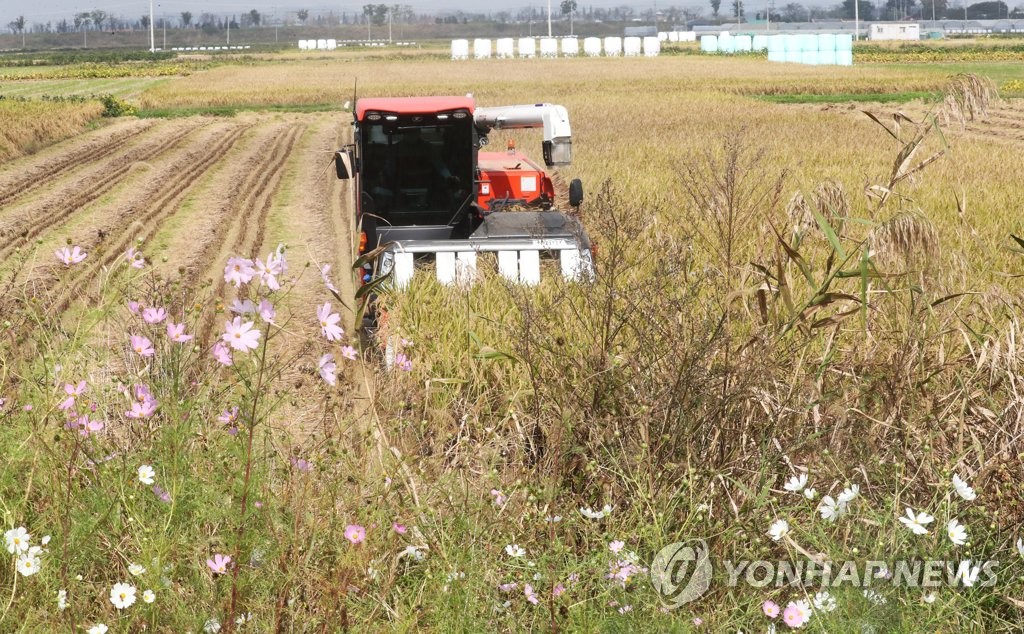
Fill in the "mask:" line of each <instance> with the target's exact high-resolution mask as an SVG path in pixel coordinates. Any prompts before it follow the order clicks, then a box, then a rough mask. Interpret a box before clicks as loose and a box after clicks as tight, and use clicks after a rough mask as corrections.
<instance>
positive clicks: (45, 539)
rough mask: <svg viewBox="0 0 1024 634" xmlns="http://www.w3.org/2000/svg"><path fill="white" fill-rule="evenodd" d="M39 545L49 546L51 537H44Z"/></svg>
mask: <svg viewBox="0 0 1024 634" xmlns="http://www.w3.org/2000/svg"><path fill="white" fill-rule="evenodd" d="M39 543H40V544H42V545H43V546H45V545H47V544H49V543H50V536H49V535H44V536H43V538H42V539H41V540H39Z"/></svg>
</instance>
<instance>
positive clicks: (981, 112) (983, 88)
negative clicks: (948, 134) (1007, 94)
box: [939, 73, 999, 126]
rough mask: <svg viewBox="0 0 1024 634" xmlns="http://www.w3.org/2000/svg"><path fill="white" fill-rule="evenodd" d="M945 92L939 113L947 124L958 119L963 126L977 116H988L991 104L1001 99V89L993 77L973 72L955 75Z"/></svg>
mask: <svg viewBox="0 0 1024 634" xmlns="http://www.w3.org/2000/svg"><path fill="white" fill-rule="evenodd" d="M944 92H945V96H944V97H943V100H942V106H940V107H939V114H940V115H941V116H942V119H943V121H944V122H945V123H946V124H947V125H948V124H949V122H950V121H956V122H957V123H959V124H960V125H961V126H962V125H964V123H966V122H967V121H974V119H975V117H978V116H982V117H984V116H987V115H988V107H989V105H990V104H992V103H993V102H994V101H996V100H997V99H999V91H998V90H997V89H996V85H995V83H993V82H992V80H991V79H989V78H988V77H979V76H978V75H974V74H971V73H961V74H958V75H953V76H952V77H951V78H950V79H949V83H948V84H946V90H945V91H944Z"/></svg>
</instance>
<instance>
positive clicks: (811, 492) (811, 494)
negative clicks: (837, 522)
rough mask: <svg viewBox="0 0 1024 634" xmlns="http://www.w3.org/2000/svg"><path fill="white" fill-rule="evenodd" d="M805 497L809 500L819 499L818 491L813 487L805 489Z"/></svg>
mask: <svg viewBox="0 0 1024 634" xmlns="http://www.w3.org/2000/svg"><path fill="white" fill-rule="evenodd" d="M804 497H805V498H807V499H808V500H813V499H814V498H816V497H818V490H817V489H815V488H813V487H811V488H808V489H804Z"/></svg>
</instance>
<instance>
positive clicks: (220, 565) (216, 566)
mask: <svg viewBox="0 0 1024 634" xmlns="http://www.w3.org/2000/svg"><path fill="white" fill-rule="evenodd" d="M230 564H231V557H229V556H227V555H222V554H220V553H217V554H215V555H214V556H213V559H207V560H206V565H207V566H209V567H210V570H212V571H213V574H215V575H223V574H227V572H228V565H230Z"/></svg>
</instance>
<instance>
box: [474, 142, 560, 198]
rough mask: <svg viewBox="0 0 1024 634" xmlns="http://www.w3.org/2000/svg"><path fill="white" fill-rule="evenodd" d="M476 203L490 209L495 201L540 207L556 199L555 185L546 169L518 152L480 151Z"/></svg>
mask: <svg viewBox="0 0 1024 634" xmlns="http://www.w3.org/2000/svg"><path fill="white" fill-rule="evenodd" d="M477 167H478V168H479V170H480V184H479V185H478V189H477V204H478V205H479V206H480V208H481V209H485V210H490V209H491V208H492V205H494V204H495V203H499V204H501V203H504V201H508V203H509V204H520V205H527V206H531V207H540V206H543V205H546V204H551V203H552V202H553V201H554V199H555V188H554V186H553V185H552V184H551V179H550V178H548V175H547V174H546V173H545V172H544V170H543V169H542V168H541V167H540V166H539V165H537V164H536V163H534V162H533V161H531V160H530V159H529V158H527V157H526V156H525V155H523V154H520V153H519V152H516V151H512V152H480V153H479V154H478V155H477Z"/></svg>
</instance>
